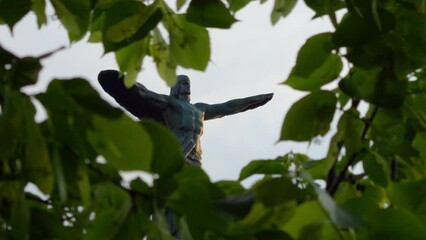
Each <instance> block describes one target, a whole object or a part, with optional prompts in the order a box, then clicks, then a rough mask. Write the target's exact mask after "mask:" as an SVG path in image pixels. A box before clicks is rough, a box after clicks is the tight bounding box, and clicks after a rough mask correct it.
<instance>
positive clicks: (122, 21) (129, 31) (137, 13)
mask: <svg viewBox="0 0 426 240" xmlns="http://www.w3.org/2000/svg"><path fill="white" fill-rule="evenodd" d="M117 9H120V11H117ZM162 17H163V14H162V13H161V10H160V9H159V7H158V4H157V3H153V4H151V5H150V6H145V5H144V4H143V3H142V2H140V1H133V0H123V1H117V2H116V3H115V4H114V5H112V6H111V7H109V8H108V9H106V10H105V18H104V19H105V21H104V23H103V29H102V41H103V44H104V48H105V52H110V51H116V50H118V49H120V48H122V47H125V46H127V45H129V44H131V43H132V42H135V41H140V40H142V39H144V38H145V37H147V36H148V34H149V32H150V31H151V30H152V29H154V28H155V27H156V26H157V24H158V23H159V22H160V20H161V19H162Z"/></svg>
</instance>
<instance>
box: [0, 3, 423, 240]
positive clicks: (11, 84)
mask: <svg viewBox="0 0 426 240" xmlns="http://www.w3.org/2000/svg"><path fill="white" fill-rule="evenodd" d="M249 2H250V1H248V0H228V1H226V2H225V1H220V0H209V1H203V0H192V1H190V2H186V1H185V0H177V1H176V8H177V9H178V11H181V9H182V8H183V7H184V6H187V9H186V12H185V13H177V12H175V11H174V10H172V8H170V7H169V6H168V5H167V3H166V2H165V1H163V0H155V1H134V0H96V1H95V0H77V1H76V0H74V1H71V0H51V3H52V5H53V8H54V10H55V14H56V15H57V17H58V18H59V20H60V21H61V23H62V24H63V26H64V27H65V28H66V30H67V32H68V34H69V38H70V41H71V42H74V41H80V40H81V39H82V38H83V37H84V36H85V35H86V34H90V38H89V41H90V42H98V43H101V44H102V45H103V46H104V49H105V52H106V53H108V52H113V53H114V54H115V56H116V59H117V62H118V65H119V66H120V70H121V71H122V72H123V73H126V76H127V78H126V84H127V85H128V86H130V85H132V84H133V83H134V81H135V79H136V76H137V73H138V72H139V71H140V68H141V65H142V62H143V59H144V58H145V57H147V56H150V57H152V58H153V59H154V61H155V62H156V64H157V69H158V72H159V75H160V76H162V78H163V79H165V80H166V82H167V83H168V84H169V85H171V84H172V83H173V81H174V80H175V70H176V67H177V66H181V67H185V68H193V69H197V70H205V68H206V67H207V64H208V62H209V58H210V40H209V35H208V31H207V28H225V29H226V28H230V27H231V26H232V24H233V23H235V22H236V18H235V13H236V12H237V11H239V10H240V9H243V8H244V7H245V6H246V5H247V4H249ZM261 2H262V3H263V2H265V1H261ZM295 4H296V1H288V0H275V1H274V6H273V11H272V13H271V22H272V23H273V24H276V23H277V21H278V20H279V19H280V18H281V17H286V16H287V15H288V14H290V12H291V11H292V9H293V8H294V6H295ZM305 4H306V5H307V6H308V7H309V8H311V9H312V10H313V11H314V12H315V16H314V18H316V17H328V18H329V19H330V21H331V22H332V23H333V25H334V27H335V30H334V31H331V32H326V33H321V34H317V35H315V36H312V37H311V38H309V39H308V40H307V41H306V43H305V44H304V45H303V46H302V48H301V49H300V51H299V54H298V56H297V59H296V63H295V66H294V67H293V69H292V71H291V72H290V74H289V76H288V77H287V79H286V80H285V81H284V84H286V85H288V86H290V87H292V88H293V89H296V90H299V91H304V92H306V96H305V97H303V98H302V99H300V100H299V101H297V102H296V103H294V105H293V106H292V107H291V109H290V110H289V112H288V113H287V115H286V117H285V119H284V123H283V126H282V130H281V135H280V140H282V141H308V142H312V141H315V140H317V139H318V138H320V137H322V136H324V135H326V134H332V138H331V141H330V143H329V149H328V153H327V155H326V156H325V157H324V158H323V159H311V158H309V157H308V156H307V155H305V154H301V153H287V154H285V155H283V156H281V157H278V158H276V159H270V160H254V161H252V162H251V163H249V164H248V165H247V166H246V167H244V168H243V169H242V170H241V173H240V177H239V179H238V180H236V181H220V182H216V183H214V182H211V181H210V179H209V178H208V176H207V175H206V174H205V173H204V172H203V171H202V169H200V168H196V167H191V166H184V161H183V157H182V155H181V152H180V151H181V150H180V146H179V142H178V140H177V139H176V138H175V137H174V136H173V134H172V133H170V131H169V130H167V129H166V128H165V127H163V126H162V125H160V124H158V123H154V122H150V121H142V122H135V121H133V120H132V119H130V118H129V117H127V116H126V115H125V114H123V112H122V111H121V110H119V109H116V108H114V107H111V106H110V105H109V104H108V103H106V102H104V101H103V100H102V99H101V98H100V97H99V95H98V93H97V92H96V91H95V90H94V89H93V88H92V87H91V86H90V84H89V83H88V82H87V81H86V80H84V79H78V78H75V79H54V80H52V81H51V82H50V84H49V87H48V89H47V91H46V92H45V93H40V94H36V95H28V94H25V93H23V92H22V91H21V89H22V87H24V86H27V85H32V84H35V83H36V82H37V80H38V75H39V73H40V71H41V70H42V65H41V60H42V59H44V58H47V57H49V56H50V55H51V54H54V52H51V53H46V54H44V55H42V56H38V57H18V56H16V55H15V54H13V53H12V52H10V51H8V50H7V49H4V48H2V47H1V46H0V190H1V191H0V238H1V239H82V238H84V239H143V238H144V237H147V238H149V239H173V238H174V237H175V236H172V233H170V232H169V231H168V221H169V218H170V217H171V216H172V217H173V219H174V223H175V224H176V226H177V228H178V233H177V234H178V235H179V237H180V238H181V239H358V238H360V239H388V238H389V239H390V238H392V239H422V238H423V236H425V235H426V232H425V229H426V228H425V225H426V222H425V219H426V218H425V216H426V210H425V203H426V188H425V186H426V184H425V183H426V182H425V175H426V163H425V161H426V150H425V149H426V148H425V146H426V108H425V106H426V92H425V91H426V87H425V86H426V73H425V69H424V68H425V65H426V52H425V48H424V46H425V45H426V35H425V33H426V16H425V11H426V3H425V1H424V0H383V1H376V0H372V1H361V0H345V1H343V0H327V1H319V0H305ZM45 7H46V2H45V1H44V0H16V1H0V23H1V24H6V25H8V26H9V27H10V28H11V29H13V27H14V26H15V24H16V23H18V22H19V21H20V19H22V18H23V17H24V16H25V15H26V14H27V13H28V12H33V13H34V14H35V15H36V16H37V23H38V24H39V26H42V25H44V24H47V17H46V13H45ZM337 11H343V12H344V16H343V18H342V19H339V20H338V18H337V17H336V12H337ZM361 103H362V104H361ZM36 105H41V106H42V107H43V108H44V109H45V110H46V112H47V118H46V119H45V120H43V121H41V122H37V121H35V118H34V116H35V113H36V107H35V106H36ZM123 171H142V172H144V173H146V175H147V176H149V177H150V179H151V181H148V180H143V179H141V178H136V179H133V180H132V181H131V182H130V183H125V182H123V179H122V177H121V175H120V173H122V172H123ZM254 175H260V176H261V179H260V180H258V181H257V182H256V183H255V184H254V185H253V186H252V187H250V188H248V189H247V188H244V187H243V186H242V184H241V182H242V181H244V180H245V179H247V178H250V177H252V176H254ZM29 185H32V186H35V187H37V188H38V189H39V190H40V191H41V192H42V193H43V194H34V191H28V190H27V186H29Z"/></svg>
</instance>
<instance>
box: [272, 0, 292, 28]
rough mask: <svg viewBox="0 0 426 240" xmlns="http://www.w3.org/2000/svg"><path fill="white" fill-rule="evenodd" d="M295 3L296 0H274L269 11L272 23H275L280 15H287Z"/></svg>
mask: <svg viewBox="0 0 426 240" xmlns="http://www.w3.org/2000/svg"><path fill="white" fill-rule="evenodd" d="M296 3H297V0H275V4H274V8H273V9H272V13H271V22H272V25H275V24H276V23H277V22H278V20H280V18H281V17H283V18H284V17H287V15H288V14H289V13H290V12H291V10H293V8H294V6H295V5H296Z"/></svg>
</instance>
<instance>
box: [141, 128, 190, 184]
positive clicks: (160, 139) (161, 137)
mask: <svg viewBox="0 0 426 240" xmlns="http://www.w3.org/2000/svg"><path fill="white" fill-rule="evenodd" d="M142 126H143V127H144V129H145V130H146V131H147V133H148V134H149V137H150V139H151V141H152V144H153V148H154V149H153V150H154V151H153V156H152V162H151V170H152V172H154V173H158V174H159V175H160V177H165V178H166V177H168V176H170V175H173V174H174V173H176V172H178V171H180V170H181V169H182V168H183V165H184V160H183V156H182V151H181V146H180V143H179V141H178V140H177V138H176V137H175V136H174V135H173V133H171V132H170V131H169V130H168V129H167V128H165V127H164V126H163V125H161V124H159V123H156V122H152V121H143V122H142Z"/></svg>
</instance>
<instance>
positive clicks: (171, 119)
mask: <svg viewBox="0 0 426 240" xmlns="http://www.w3.org/2000/svg"><path fill="white" fill-rule="evenodd" d="M98 80H99V83H100V84H101V86H102V87H103V89H104V90H105V91H106V92H107V93H108V94H109V95H111V96H112V97H114V99H115V100H116V101H117V102H118V103H119V104H120V105H121V106H123V107H124V108H126V109H127V110H128V111H129V112H130V113H132V114H133V115H134V116H136V117H138V118H139V119H142V118H151V119H154V120H156V121H158V122H161V123H162V124H164V125H165V126H166V127H168V128H169V129H170V130H171V131H172V132H173V133H174V134H175V135H176V137H177V138H178V139H179V141H180V144H181V146H182V153H183V155H184V157H185V162H186V163H187V164H191V165H196V166H201V144H200V137H201V135H202V134H203V121H204V120H210V119H215V118H220V117H223V116H228V115H231V114H235V113H239V112H244V111H246V110H250V109H254V108H257V107H259V106H262V105H264V104H265V103H267V102H269V101H270V100H271V99H272V96H273V93H269V94H262V95H257V96H252V97H247V98H241V99H234V100H231V101H228V102H225V103H219V104H206V103H195V104H191V103H190V95H191V83H190V80H189V78H188V77H187V76H185V75H179V76H177V81H176V83H175V85H174V86H173V87H172V88H171V91H170V95H169V96H167V95H162V94H158V93H155V92H152V91H150V90H148V89H147V88H146V87H145V86H143V85H142V84H140V83H136V84H135V85H133V86H132V87H131V88H126V87H125V85H124V83H123V78H122V77H120V74H119V72H118V71H115V70H105V71H101V72H100V73H99V75H98Z"/></svg>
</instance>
